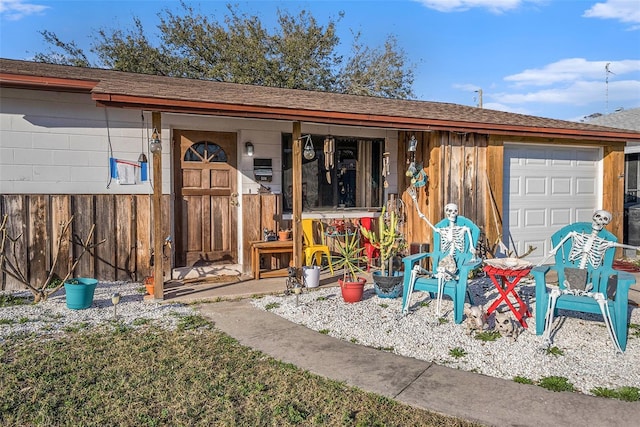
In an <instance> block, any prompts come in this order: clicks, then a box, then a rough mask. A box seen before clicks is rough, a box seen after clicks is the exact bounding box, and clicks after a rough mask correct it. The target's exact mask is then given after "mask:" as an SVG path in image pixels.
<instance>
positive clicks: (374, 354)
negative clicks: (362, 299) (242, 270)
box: [199, 299, 640, 427]
mask: <svg viewBox="0 0 640 427" xmlns="http://www.w3.org/2000/svg"><path fill="white" fill-rule="evenodd" d="M199 310H200V312H201V313H202V315H204V316H206V317H208V318H210V319H211V320H213V321H214V322H215V325H216V327H217V328H218V329H220V330H221V331H223V332H224V333H226V334H228V335H230V336H232V337H233V338H235V339H237V340H238V341H239V342H240V343H241V344H242V345H245V346H248V347H251V348H254V349H256V350H260V351H262V352H264V353H266V354H268V355H269V356H272V357H274V358H275V359H278V360H280V361H283V362H287V363H292V364H294V365H296V366H298V367H299V368H301V369H304V370H307V371H310V372H312V373H315V374H318V375H321V376H323V377H326V378H330V379H332V380H336V381H344V382H346V383H347V384H350V385H353V386H356V387H358V388H361V389H363V390H366V391H370V392H374V393H377V394H380V395H383V396H387V397H390V398H393V399H395V400H397V401H399V402H402V403H406V404H408V405H411V406H414V407H418V408H422V409H427V410H429V411H434V412H437V413H441V414H445V415H450V416H454V417H459V418H463V419H466V420H469V421H475V422H478V423H481V424H484V425H495V426H516V425H517V426H535V427H539V426H585V425H589V426H637V425H640V403H639V402H622V401H619V400H614V399H605V398H599V397H594V396H587V395H583V394H578V393H570V392H551V391H548V390H546V389H543V388H542V387H538V386H533V385H524V384H518V383H515V382H513V381H508V380H503V379H498V378H493V377H488V376H484V375H479V374H474V373H471V372H466V371H460V370H455V369H450V368H447V367H443V366H438V365H436V364H433V363H428V362H425V361H421V360H417V359H412V358H407V357H402V356H398V355H394V354H391V353H387V352H384V351H379V350H375V349H373V348H370V347H364V346H360V345H357V344H352V343H350V342H347V341H342V340H339V339H336V338H332V337H329V336H327V335H323V334H319V333H318V332H316V331H313V330H311V329H308V328H306V327H304V326H301V325H298V324H295V323H292V322H289V321H288V320H285V319H283V318H281V317H280V316H278V315H275V314H272V313H269V312H266V311H264V310H260V309H257V308H254V307H253V306H252V305H251V303H250V301H249V300H246V299H243V300H237V301H223V302H218V303H207V304H202V305H201V306H200V307H199ZM514 357H517V355H514Z"/></svg>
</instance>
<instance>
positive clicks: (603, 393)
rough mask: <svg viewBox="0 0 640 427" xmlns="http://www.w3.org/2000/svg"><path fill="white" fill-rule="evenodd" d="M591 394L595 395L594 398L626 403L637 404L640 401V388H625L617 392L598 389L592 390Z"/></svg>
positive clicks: (602, 388)
mask: <svg viewBox="0 0 640 427" xmlns="http://www.w3.org/2000/svg"><path fill="white" fill-rule="evenodd" d="M591 393H593V395H594V396H599V397H607V398H609V399H619V400H624V401H625V402H637V401H638V400H640V389H639V388H638V387H630V386H624V387H620V388H617V389H615V390H614V389H611V388H606V387H596V388H594V389H592V390H591Z"/></svg>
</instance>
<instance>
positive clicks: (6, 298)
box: [0, 294, 30, 307]
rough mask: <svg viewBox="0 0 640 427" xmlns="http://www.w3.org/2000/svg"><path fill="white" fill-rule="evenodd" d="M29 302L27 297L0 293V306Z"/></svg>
mask: <svg viewBox="0 0 640 427" xmlns="http://www.w3.org/2000/svg"><path fill="white" fill-rule="evenodd" d="M29 303H30V301H29V300H28V299H27V298H23V297H17V296H15V295H11V294H6V295H0V307H11V306H14V305H24V304H29Z"/></svg>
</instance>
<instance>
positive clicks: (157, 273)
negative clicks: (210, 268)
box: [151, 111, 164, 299]
mask: <svg viewBox="0 0 640 427" xmlns="http://www.w3.org/2000/svg"><path fill="white" fill-rule="evenodd" d="M151 124H152V126H153V128H154V129H155V130H156V131H157V132H158V138H160V140H162V133H161V132H162V118H161V114H160V112H157V111H154V112H152V113H151ZM151 205H152V207H153V209H152V213H153V235H152V239H153V253H154V257H153V259H154V263H153V285H154V287H153V297H154V298H155V299H164V269H163V265H162V263H163V258H164V256H163V247H162V245H163V243H164V239H163V238H162V151H159V152H156V153H153V200H152V204H151Z"/></svg>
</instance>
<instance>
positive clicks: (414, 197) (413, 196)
mask: <svg viewBox="0 0 640 427" xmlns="http://www.w3.org/2000/svg"><path fill="white" fill-rule="evenodd" d="M407 191H408V193H409V196H411V200H413V206H414V207H415V208H416V212H418V216H419V217H420V219H421V220H423V221H424V222H426V223H427V224H428V225H429V227H431V229H432V230H433V231H435V232H437V230H436V227H434V225H433V224H431V222H430V221H429V220H428V219H427V216H426V215H425V214H423V213H422V211H421V210H420V208H419V207H418V198H417V194H416V189H415V188H413V187H409V189H408V190H407Z"/></svg>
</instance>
